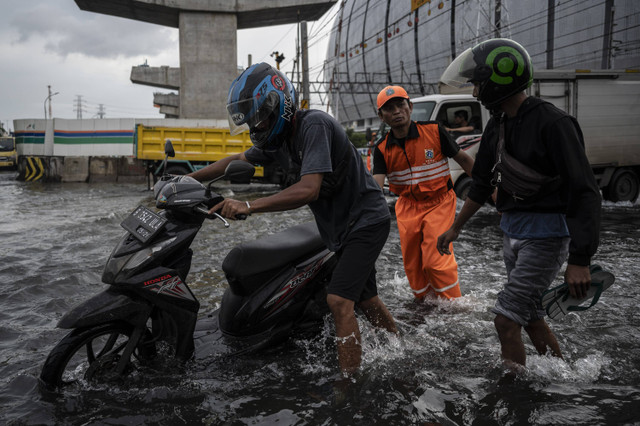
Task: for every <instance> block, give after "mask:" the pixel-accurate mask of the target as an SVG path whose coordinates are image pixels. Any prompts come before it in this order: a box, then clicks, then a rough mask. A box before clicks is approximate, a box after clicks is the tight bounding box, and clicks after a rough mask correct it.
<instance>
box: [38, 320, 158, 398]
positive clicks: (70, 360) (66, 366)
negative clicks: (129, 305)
mask: <svg viewBox="0 0 640 426" xmlns="http://www.w3.org/2000/svg"><path fill="white" fill-rule="evenodd" d="M132 333H133V326H131V325H130V324H127V323H119V322H118V323H108V324H102V325H98V326H95V327H90V328H84V329H76V330H73V331H72V332H71V333H69V334H67V335H66V336H65V337H64V338H63V339H62V340H61V341H60V342H59V343H58V344H57V345H56V346H55V347H54V348H53V349H52V350H51V352H50V353H49V356H48V357H47V360H46V361H45V363H44V366H43V367H42V373H41V374H40V382H41V383H42V384H43V385H44V386H45V388H46V389H47V390H54V389H61V388H64V387H66V386H69V385H72V384H74V383H77V382H79V381H83V380H84V381H87V382H92V381H96V382H112V381H114V380H119V379H121V378H122V375H119V374H118V373H117V371H116V369H117V366H118V362H119V361H120V358H121V356H122V352H123V351H124V349H125V347H126V346H127V343H128V342H129V338H130V337H131V334H132ZM154 356H155V345H154V343H153V342H152V341H151V339H150V333H149V332H147V333H146V334H145V335H143V337H142V338H141V339H140V343H138V345H137V348H136V349H135V350H134V351H133V354H132V355H131V357H130V359H129V362H128V363H127V368H126V370H125V372H124V374H125V375H126V374H127V373H130V372H131V371H133V370H135V369H137V368H138V367H139V366H140V365H143V363H144V361H145V360H149V359H151V358H153V357H154Z"/></svg>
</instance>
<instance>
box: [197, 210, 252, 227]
mask: <svg viewBox="0 0 640 426" xmlns="http://www.w3.org/2000/svg"><path fill="white" fill-rule="evenodd" d="M194 210H195V211H197V212H198V213H201V214H203V215H204V216H205V217H206V218H207V219H220V220H221V221H222V222H224V226H225V227H226V228H228V227H229V222H227V221H226V219H225V218H223V217H222V216H221V215H220V214H219V213H218V212H216V213H213V214H211V213H209V210H208V209H207V208H206V207H204V206H196V207H194ZM246 219H247V215H246V214H239V215H236V220H246Z"/></svg>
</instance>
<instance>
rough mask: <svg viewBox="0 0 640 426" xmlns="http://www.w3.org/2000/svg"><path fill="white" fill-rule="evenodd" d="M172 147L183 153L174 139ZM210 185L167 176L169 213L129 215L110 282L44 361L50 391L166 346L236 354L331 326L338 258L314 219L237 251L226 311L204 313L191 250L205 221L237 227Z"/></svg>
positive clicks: (117, 373) (70, 318)
mask: <svg viewBox="0 0 640 426" xmlns="http://www.w3.org/2000/svg"><path fill="white" fill-rule="evenodd" d="M165 152H166V155H167V157H169V156H174V155H175V154H174V152H173V147H172V146H171V143H170V142H169V141H167V144H166V146H165ZM167 157H165V167H166V159H167ZM253 172H254V168H253V166H251V165H249V164H248V163H246V162H243V161H234V162H232V163H230V164H229V166H228V167H227V169H226V170H225V174H224V176H221V177H220V178H218V179H221V178H225V179H230V180H232V181H240V180H245V181H248V180H249V179H250V178H251V176H253ZM218 179H216V180H218ZM211 183H213V182H211ZM211 183H210V184H209V186H208V187H205V186H203V185H202V184H201V183H199V182H198V181H196V180H195V179H193V178H191V177H187V176H167V175H164V176H163V177H162V178H161V179H160V180H159V181H158V182H157V183H156V184H155V185H154V196H155V200H156V207H158V208H159V209H161V211H159V212H157V213H156V212H154V211H152V210H150V209H148V208H146V207H144V206H139V207H137V208H136V209H135V210H134V211H133V212H132V213H131V214H130V215H129V216H128V217H127V219H125V220H124V221H123V222H122V226H123V227H124V228H125V230H126V231H127V232H126V234H125V235H124V236H123V237H122V239H121V240H120V242H119V243H118V245H117V246H116V247H115V249H114V250H113V252H112V253H111V255H110V257H109V260H108V261H107V264H106V266H105V269H104V272H103V275H102V280H103V282H104V283H106V284H108V285H109V287H108V288H107V289H106V290H104V291H102V292H101V293H99V294H97V295H95V296H94V297H92V298H90V299H89V300H87V301H85V302H83V303H81V304H80V305H78V306H76V307H75V308H73V309H72V310H71V311H70V312H68V313H67V314H66V315H65V316H64V317H63V318H62V319H61V320H60V322H59V323H58V327H60V328H65V329H71V330H72V331H71V332H70V333H69V334H67V336H65V337H64V338H63V339H62V340H61V341H60V342H59V343H58V344H57V345H56V346H55V347H54V348H53V349H52V350H51V352H50V353H49V356H48V357H47V360H46V361H45V363H44V366H43V368H42V372H41V374H40V383H41V385H43V386H44V388H45V389H46V390H56V389H61V388H64V387H65V386H67V385H69V384H72V383H74V382H77V381H82V380H85V381H97V382H110V381H113V380H117V379H120V378H122V377H123V376H126V375H127V374H129V373H131V372H132V371H135V370H138V369H141V368H142V367H147V366H149V365H152V364H153V363H154V361H155V360H157V358H158V356H159V355H158V352H159V350H158V348H159V347H160V345H163V346H162V347H163V348H166V347H167V346H168V347H169V350H170V353H171V354H172V357H174V358H175V359H177V360H180V361H186V360H189V359H191V358H193V357H194V356H195V357H196V358H203V357H206V356H209V355H212V354H223V355H228V356H234V355H239V354H244V353H249V352H253V351H257V350H260V349H263V348H266V347H271V346H273V345H275V344H277V343H279V342H282V341H283V340H285V339H286V338H287V337H288V336H290V335H292V334H293V333H299V332H302V331H308V330H313V329H315V328H316V327H317V326H318V325H320V324H322V323H323V318H324V316H325V315H326V314H327V313H328V312H329V309H328V307H327V305H326V284H327V283H328V281H329V280H330V278H331V273H332V271H333V269H334V267H335V263H336V258H335V255H334V253H332V252H330V251H329V250H328V249H327V248H326V246H325V245H324V244H323V242H322V240H321V239H320V236H319V233H318V229H317V227H316V225H315V223H307V224H302V225H297V226H294V227H291V228H289V229H287V230H285V231H283V232H280V233H278V234H274V235H270V236H267V237H265V238H261V239H258V240H255V241H250V242H245V243H242V244H240V245H238V246H236V247H235V248H233V249H232V250H231V251H230V252H229V253H228V255H227V256H226V258H225V259H224V261H223V264H222V269H223V271H224V272H225V275H226V278H227V281H228V284H229V287H228V288H227V290H226V291H225V293H224V295H223V298H222V302H221V306H220V309H219V310H218V311H217V312H214V313H213V314H212V315H209V316H205V317H204V318H201V319H198V310H199V307H200V304H199V303H198V301H197V299H196V297H195V296H194V295H193V293H192V292H191V290H190V289H189V287H188V286H187V284H186V279H187V275H188V273H189V269H190V266H191V258H192V250H191V249H190V248H189V247H190V245H191V243H192V242H193V240H194V238H195V236H196V234H197V233H198V231H199V230H200V228H201V226H202V224H203V222H204V220H205V219H219V220H221V221H222V222H223V223H224V225H225V226H227V227H228V226H229V223H228V222H227V221H226V220H225V219H224V218H222V217H221V216H219V215H218V214H213V215H210V214H209V209H210V208H211V207H213V206H214V205H216V204H217V203H219V202H220V201H222V200H223V197H222V196H220V195H219V194H216V193H213V192H212V190H211Z"/></svg>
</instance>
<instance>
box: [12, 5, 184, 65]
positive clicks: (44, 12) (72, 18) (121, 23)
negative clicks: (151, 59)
mask: <svg viewBox="0 0 640 426" xmlns="http://www.w3.org/2000/svg"><path fill="white" fill-rule="evenodd" d="M16 3H18V4H20V6H19V7H20V9H16V10H14V12H13V14H12V18H11V19H10V21H9V25H10V26H11V27H12V29H13V30H14V31H16V32H17V34H18V37H17V39H15V40H12V41H13V42H14V43H27V42H28V41H30V40H32V39H34V38H40V39H41V40H42V39H44V40H46V42H45V43H44V46H45V50H46V51H47V52H51V53H55V54H58V55H60V56H63V57H66V56H68V55H70V54H81V55H85V56H87V57H94V58H110V59H114V58H131V57H141V56H142V57H145V56H154V55H156V54H159V53H160V52H162V51H165V50H166V49H167V47H169V46H172V45H177V34H178V32H177V31H178V30H177V29H175V28H166V27H162V26H159V25H154V24H148V23H144V22H139V21H134V20H130V19H125V18H118V17H114V16H107V15H101V14H97V13H93V12H86V11H82V10H80V8H78V6H77V5H76V4H75V2H74V1H73V0H64V1H50V2H46V3H45V2H42V3H35V4H34V3H33V2H31V1H29V2H22V1H21V2H16ZM10 7H11V6H9V8H10ZM3 12H5V13H6V12H7V10H4V11H3Z"/></svg>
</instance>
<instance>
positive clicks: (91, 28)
mask: <svg viewBox="0 0 640 426" xmlns="http://www.w3.org/2000/svg"><path fill="white" fill-rule="evenodd" d="M330 14H331V11H330V12H329V13H328V14H327V15H325V17H327V18H328V16H329V15H330ZM327 20H328V19H325V22H322V24H324V25H323V26H328V24H329V23H328V22H327ZM320 22H321V21H317V22H316V23H310V24H309V27H310V29H309V33H310V34H312V33H317V32H318V29H319V27H320ZM314 28H315V29H314ZM296 34H297V31H296V26H295V25H281V26H277V27H266V28H259V29H252V30H241V31H239V32H238V63H239V65H241V66H246V65H247V57H248V55H249V54H251V55H252V58H253V63H256V62H260V61H264V62H269V63H271V64H273V65H275V61H274V59H273V57H271V56H270V54H271V53H272V52H273V51H276V50H277V51H279V52H282V53H284V55H285V58H286V59H285V61H284V62H283V63H282V66H283V69H284V70H290V69H291V68H292V60H293V58H294V56H295V39H296ZM324 39H326V37H324ZM324 46H326V43H325V44H324V45H323V43H316V44H314V48H313V49H310V64H309V65H310V66H313V65H314V64H317V63H322V61H323V59H324V54H325V53H326V47H324ZM145 61H147V63H148V64H149V65H150V66H161V65H168V66H170V67H178V66H179V62H180V58H179V51H178V29H177V28H170V27H163V26H159V25H154V24H147V23H144V22H139V21H134V20H130V19H125V18H118V17H115V16H108V15H102V14H97V13H92V12H85V11H82V10H80V8H79V7H78V6H77V5H76V3H75V1H73V0H17V1H14V0H11V1H10V0H0V122H2V123H3V125H4V127H5V128H6V127H8V128H9V129H11V130H13V120H14V119H18V118H44V114H45V100H46V98H47V96H48V94H49V92H48V89H47V86H48V85H50V86H51V92H52V93H55V92H59V93H58V94H57V95H55V96H53V97H52V98H51V99H52V113H53V117H56V118H76V117H77V105H76V100H77V98H78V95H81V96H82V106H81V108H82V110H83V111H82V117H83V118H93V117H96V116H97V113H98V111H99V106H100V104H102V105H103V107H104V110H105V112H106V117H107V118H122V117H136V118H162V117H163V115H161V114H159V112H158V109H157V108H154V107H153V93H154V92H156V91H160V92H169V91H168V90H165V89H159V88H154V87H149V86H143V85H138V84H133V83H131V81H130V79H129V77H130V74H131V67H132V66H135V65H140V64H142V63H144V62H145ZM47 111H48V104H47ZM7 125H8V126H7Z"/></svg>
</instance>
